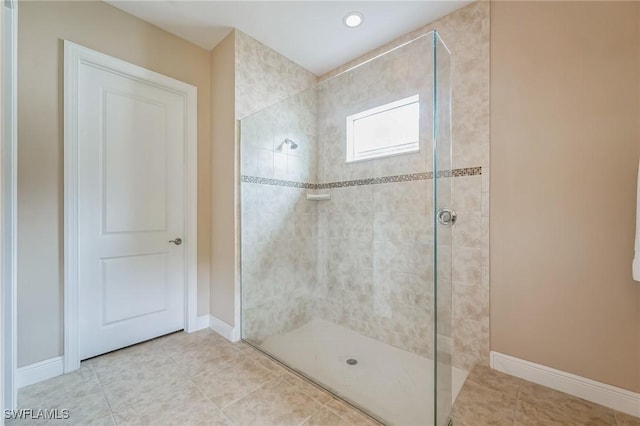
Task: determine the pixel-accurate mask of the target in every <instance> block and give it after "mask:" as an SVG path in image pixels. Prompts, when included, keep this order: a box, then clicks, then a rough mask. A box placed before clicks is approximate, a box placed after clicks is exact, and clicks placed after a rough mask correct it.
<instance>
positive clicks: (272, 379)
mask: <svg viewBox="0 0 640 426" xmlns="http://www.w3.org/2000/svg"><path fill="white" fill-rule="evenodd" d="M278 379H279V377H278V376H274V377H272V378H271V379H269V380H268V381H266V382H265V383H262V384H261V385H259V386H257V387H255V388H253V389H251V390H250V391H249V392H247V393H245V394H244V395H242V396H241V397H240V398H237V399H235V400H233V401H232V402H230V403H228V404H227V405H225V406H224V407H222V408H221V409H220V410H226V409H227V408H229V407H230V406H232V405H233V404H235V403H236V402H239V401H241V400H243V399H244V398H246V397H247V396H249V395H251V394H252V393H254V392H255V391H257V390H258V389H261V388H263V387H264V386H266V385H268V384H269V383H271V382H273V381H276V380H278Z"/></svg>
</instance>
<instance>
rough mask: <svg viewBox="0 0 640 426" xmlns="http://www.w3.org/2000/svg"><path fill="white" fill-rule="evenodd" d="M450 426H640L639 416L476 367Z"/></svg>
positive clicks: (456, 405)
mask: <svg viewBox="0 0 640 426" xmlns="http://www.w3.org/2000/svg"><path fill="white" fill-rule="evenodd" d="M451 417H452V419H453V424H454V426H476V425H505V426H573V425H576V426H577V425H581V426H586V425H593V426H609V425H610V426H640V419H639V418H636V417H632V416H629V415H627V414H624V413H620V412H616V411H614V410H611V409H609V408H606V407H603V406H600V405H597V404H593V403H591V402H588V401H585V400H584V399H580V398H576V397H574V396H571V395H567V394H566V393H562V392H558V391H555V390H553V389H549V388H546V387H544V386H540V385H536V384H534V383H531V382H527V381H525V380H520V379H518V378H515V377H512V376H509V375H506V374H502V373H499V372H497V371H494V370H491V369H490V368H488V367H484V366H476V367H475V368H474V369H473V370H472V371H471V372H470V373H469V376H467V381H466V382H465V384H464V386H463V387H462V390H461V391H460V394H459V395H458V399H457V400H456V403H455V404H454V407H453V410H452V412H451Z"/></svg>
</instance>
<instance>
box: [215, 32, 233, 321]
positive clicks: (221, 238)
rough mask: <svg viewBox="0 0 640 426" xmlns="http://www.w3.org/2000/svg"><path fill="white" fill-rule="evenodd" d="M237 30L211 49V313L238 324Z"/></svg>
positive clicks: (222, 319)
mask: <svg viewBox="0 0 640 426" xmlns="http://www.w3.org/2000/svg"><path fill="white" fill-rule="evenodd" d="M235 38H236V32H235V30H233V31H231V32H230V33H229V35H227V37H226V38H225V39H224V40H222V42H220V43H219V44H218V45H217V46H216V47H215V48H214V49H213V50H212V51H211V293H210V297H211V299H210V313H211V315H212V316H213V317H215V318H218V319H219V320H221V321H224V322H225V323H227V324H229V325H231V326H234V325H235V303H236V301H235V299H236V297H235V294H236V280H237V273H236V266H235V265H236V260H235V257H236V256H235V251H236V248H235V245H236V236H235V227H236V222H237V221H236V207H235V204H236V189H235V186H236V184H235V181H236V166H235V162H236V124H235V102H236V101H235Z"/></svg>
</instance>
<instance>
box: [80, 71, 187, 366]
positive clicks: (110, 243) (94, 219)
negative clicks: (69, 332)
mask: <svg viewBox="0 0 640 426" xmlns="http://www.w3.org/2000/svg"><path fill="white" fill-rule="evenodd" d="M185 108H186V107H185V103H184V97H183V96H181V95H180V94H177V93H175V92H173V91H171V90H170V89H166V88H163V87H160V86H158V85H155V84H149V83H146V82H145V81H141V80H138V79H134V78H130V77H128V76H126V75H124V74H121V73H116V72H112V71H110V70H108V69H105V68H101V67H97V66H94V65H91V64H88V63H80V65H79V68H78V224H79V225H78V232H79V239H78V245H79V263H80V267H79V313H80V329H79V332H80V336H79V337H80V358H81V359H86V358H89V357H92V356H95V355H99V354H102V353H105V352H108V351H112V350H115V349H119V348H121V347H124V346H128V345H131V344H134V343H137V342H140V341H144V340H148V339H151V338H154V337H157V336H160V335H163V334H166V333H170V332H173V331H176V330H180V329H183V328H184V324H185V315H184V310H185V290H184V289H185V265H184V245H175V244H172V243H170V242H169V241H170V240H173V239H174V238H176V237H180V238H184V207H185V191H184V188H185V185H184V184H185V167H184V146H185V143H186V138H185Z"/></svg>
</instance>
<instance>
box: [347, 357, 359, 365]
mask: <svg viewBox="0 0 640 426" xmlns="http://www.w3.org/2000/svg"><path fill="white" fill-rule="evenodd" d="M357 363H358V360H357V359H355V358H349V359H348V360H347V364H349V365H356V364H357Z"/></svg>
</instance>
